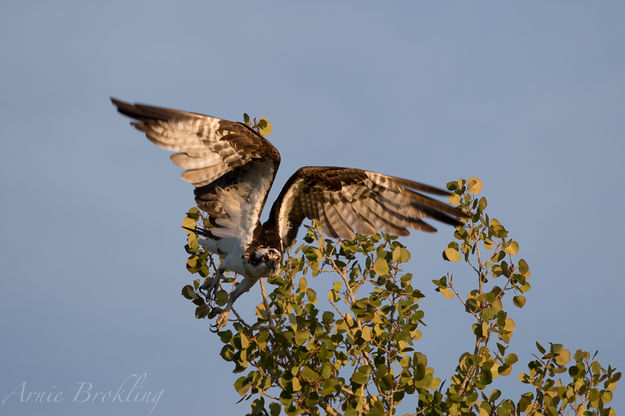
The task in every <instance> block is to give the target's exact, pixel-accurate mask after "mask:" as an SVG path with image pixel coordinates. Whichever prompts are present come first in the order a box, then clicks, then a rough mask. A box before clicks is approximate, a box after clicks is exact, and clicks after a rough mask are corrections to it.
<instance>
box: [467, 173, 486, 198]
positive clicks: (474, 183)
mask: <svg viewBox="0 0 625 416" xmlns="http://www.w3.org/2000/svg"><path fill="white" fill-rule="evenodd" d="M482 185H483V183H482V181H481V180H479V179H478V178H475V177H471V178H469V181H468V184H467V189H468V190H469V192H471V193H472V194H479V193H480V191H481V190H482Z"/></svg>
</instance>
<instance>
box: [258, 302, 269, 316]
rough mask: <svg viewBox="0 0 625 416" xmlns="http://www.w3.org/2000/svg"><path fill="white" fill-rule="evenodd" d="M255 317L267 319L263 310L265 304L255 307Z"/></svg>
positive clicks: (265, 311)
mask: <svg viewBox="0 0 625 416" xmlns="http://www.w3.org/2000/svg"><path fill="white" fill-rule="evenodd" d="M256 316H258V317H259V318H260V319H265V320H266V319H268V316H267V310H266V309H265V304H263V303H261V304H260V305H258V306H257V307H256Z"/></svg>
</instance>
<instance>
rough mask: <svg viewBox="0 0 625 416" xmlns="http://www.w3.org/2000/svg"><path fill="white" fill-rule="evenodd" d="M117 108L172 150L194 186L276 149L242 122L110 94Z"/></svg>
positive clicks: (277, 155)
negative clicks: (115, 96) (137, 101)
mask: <svg viewBox="0 0 625 416" xmlns="http://www.w3.org/2000/svg"><path fill="white" fill-rule="evenodd" d="M111 101H112V102H113V104H114V105H115V106H116V107H117V111H119V112H120V113H121V114H124V115H126V116H128V117H131V118H133V119H135V120H137V121H134V122H132V123H131V124H132V125H133V126H134V127H135V128H136V129H137V130H140V131H142V132H144V133H145V135H146V137H147V138H148V139H149V140H150V141H152V142H153V143H154V144H156V145H157V146H159V147H161V148H163V149H165V150H169V151H172V152H178V153H176V154H174V155H172V156H171V160H172V162H174V163H175V164H177V165H178V166H180V167H182V168H184V169H186V170H185V171H184V172H183V173H182V178H183V179H184V180H186V181H187V182H190V183H192V184H193V185H195V186H203V185H208V184H210V183H212V182H214V181H215V180H217V179H218V178H220V177H222V176H223V175H225V174H226V173H228V172H231V171H233V170H234V169H236V168H239V167H241V166H243V165H245V164H246V163H249V162H250V161H251V160H254V159H256V160H264V159H272V160H273V161H274V164H275V165H276V169H277V167H278V165H279V163H280V153H278V150H277V149H276V148H275V147H273V146H272V145H271V143H269V142H268V141H267V140H266V139H265V138H264V137H262V136H260V135H259V134H257V133H256V132H255V131H254V130H252V129H250V128H249V127H247V126H246V125H245V124H241V123H235V122H232V121H228V120H222V119H219V118H215V117H211V116H207V115H204V114H198V113H191V112H187V111H180V110H173V109H169V108H163V107H154V106H150V105H145V104H131V103H126V102H124V101H120V100H117V99H115V98H111Z"/></svg>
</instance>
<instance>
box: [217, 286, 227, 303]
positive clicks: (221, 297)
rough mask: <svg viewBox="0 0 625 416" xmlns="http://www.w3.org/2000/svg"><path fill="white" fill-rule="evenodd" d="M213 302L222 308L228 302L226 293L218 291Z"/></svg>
mask: <svg viewBox="0 0 625 416" xmlns="http://www.w3.org/2000/svg"><path fill="white" fill-rule="evenodd" d="M215 302H216V303H217V305H219V306H224V305H225V304H226V303H227V302H228V292H226V291H225V290H223V289H221V290H219V291H218V292H217V295H216V296H215Z"/></svg>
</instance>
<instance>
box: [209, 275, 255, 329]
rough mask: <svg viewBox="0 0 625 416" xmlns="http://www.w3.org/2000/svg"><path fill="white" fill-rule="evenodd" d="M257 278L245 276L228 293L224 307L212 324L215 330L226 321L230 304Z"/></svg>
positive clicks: (248, 288)
mask: <svg viewBox="0 0 625 416" xmlns="http://www.w3.org/2000/svg"><path fill="white" fill-rule="evenodd" d="M257 280H258V279H250V278H248V277H246V278H244V279H243V280H242V281H241V283H239V284H238V286H237V287H236V288H235V289H234V290H233V291H232V293H230V296H229V297H228V303H227V304H226V308H225V309H224V310H223V311H222V312H221V313H220V314H219V316H218V317H217V322H216V323H215V325H214V326H213V327H214V328H215V331H219V330H220V329H221V328H223V327H224V326H225V325H226V324H227V323H228V316H229V315H230V309H232V304H233V303H234V301H235V300H237V298H238V297H239V296H241V295H242V294H243V293H245V292H247V291H248V290H250V288H251V287H252V286H254V283H256V281H257Z"/></svg>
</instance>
